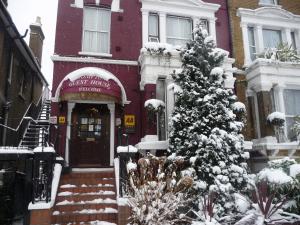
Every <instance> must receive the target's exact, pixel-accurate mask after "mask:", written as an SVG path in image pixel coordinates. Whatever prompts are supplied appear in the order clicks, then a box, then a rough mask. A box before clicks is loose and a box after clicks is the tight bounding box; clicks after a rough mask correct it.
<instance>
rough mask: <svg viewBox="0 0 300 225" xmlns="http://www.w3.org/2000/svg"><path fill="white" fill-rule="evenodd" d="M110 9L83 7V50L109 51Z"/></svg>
mask: <svg viewBox="0 0 300 225" xmlns="http://www.w3.org/2000/svg"><path fill="white" fill-rule="evenodd" d="M110 16H111V14H110V11H109V10H106V9H100V8H91V7H86V8H84V22H83V44H82V46H83V51H84V52H92V53H109V45H110Z"/></svg>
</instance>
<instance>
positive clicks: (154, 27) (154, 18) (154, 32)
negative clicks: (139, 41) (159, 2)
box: [148, 14, 159, 42]
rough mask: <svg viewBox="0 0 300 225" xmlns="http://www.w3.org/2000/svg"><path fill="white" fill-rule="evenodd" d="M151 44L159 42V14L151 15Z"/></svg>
mask: <svg viewBox="0 0 300 225" xmlns="http://www.w3.org/2000/svg"><path fill="white" fill-rule="evenodd" d="M148 22H149V26H148V28H149V39H148V41H149V42H159V25H158V24H159V18H158V15H157V14H149V21H148Z"/></svg>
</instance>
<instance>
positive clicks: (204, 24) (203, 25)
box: [200, 19, 209, 33]
mask: <svg viewBox="0 0 300 225" xmlns="http://www.w3.org/2000/svg"><path fill="white" fill-rule="evenodd" d="M200 27H201V28H202V29H205V30H207V32H208V33H209V25H208V21H207V20H205V19H200Z"/></svg>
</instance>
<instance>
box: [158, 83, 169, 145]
mask: <svg viewBox="0 0 300 225" xmlns="http://www.w3.org/2000/svg"><path fill="white" fill-rule="evenodd" d="M156 98H157V99H159V100H162V101H163V102H165V103H166V79H165V78H158V80H157V83H156ZM166 107H167V104H166ZM157 122H158V123H157V126H158V140H160V141H161V140H166V132H167V131H166V109H165V110H163V111H159V112H158V114H157Z"/></svg>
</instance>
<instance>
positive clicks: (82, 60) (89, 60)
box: [51, 55, 138, 66]
mask: <svg viewBox="0 0 300 225" xmlns="http://www.w3.org/2000/svg"><path fill="white" fill-rule="evenodd" d="M51 60H52V61H53V62H80V63H101V64H114V65H127V66H138V61H130V60H115V59H98V58H92V57H75V56H59V55H53V56H51Z"/></svg>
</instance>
